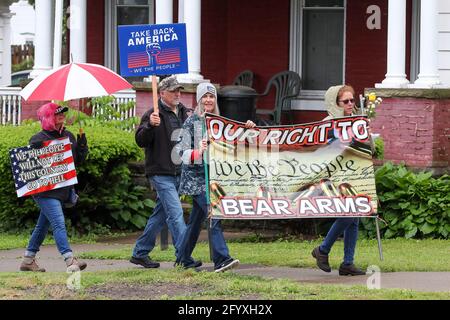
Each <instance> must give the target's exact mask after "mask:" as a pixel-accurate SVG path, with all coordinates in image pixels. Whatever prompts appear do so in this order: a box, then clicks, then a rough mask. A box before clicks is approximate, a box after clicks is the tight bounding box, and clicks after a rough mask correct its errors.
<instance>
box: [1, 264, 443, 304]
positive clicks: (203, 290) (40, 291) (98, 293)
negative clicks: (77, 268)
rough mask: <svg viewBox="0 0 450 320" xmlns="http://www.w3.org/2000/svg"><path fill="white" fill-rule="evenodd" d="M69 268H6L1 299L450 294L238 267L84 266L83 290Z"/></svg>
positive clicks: (319, 297) (372, 297)
mask: <svg viewBox="0 0 450 320" xmlns="http://www.w3.org/2000/svg"><path fill="white" fill-rule="evenodd" d="M68 277H69V275H67V274H65V273H40V274H36V273H35V274H30V273H20V274H19V273H4V274H0V299H158V300H168V299H176V300H178V299H196V300H197V299H201V300H222V299H223V300H225V299H226V300H229V299H234V300H246V299H258V300H270V299H276V300H286V299H289V300H296V299H299V300H323V299H333V300H361V299H370V300H378V299H382V300H409V299H421V300H422V299H445V300H448V299H450V293H448V292H447V293H424V292H414V291H411V290H398V289H382V290H369V289H367V288H366V287H364V286H343V285H320V284H305V283H299V282H295V281H291V280H285V279H282V280H275V279H273V280H272V279H264V278H261V277H256V276H241V275H237V274H234V273H221V274H217V273H212V272H199V273H196V272H193V271H183V270H180V269H172V270H158V269H157V270H154V269H153V270H129V271H114V272H111V271H109V272H106V271H103V272H95V273H91V272H83V273H81V278H80V290H69V289H67V286H66V282H67V279H68Z"/></svg>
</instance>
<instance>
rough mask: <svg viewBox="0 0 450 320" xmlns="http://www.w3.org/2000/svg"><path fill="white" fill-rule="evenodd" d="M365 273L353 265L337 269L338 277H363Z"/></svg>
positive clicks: (345, 265) (343, 265) (344, 265)
mask: <svg viewBox="0 0 450 320" xmlns="http://www.w3.org/2000/svg"><path fill="white" fill-rule="evenodd" d="M365 274H366V273H365V272H364V271H362V270H361V269H360V268H358V267H356V266H355V265H354V264H343V263H342V264H341V265H340V267H339V275H340V276H364V275H365Z"/></svg>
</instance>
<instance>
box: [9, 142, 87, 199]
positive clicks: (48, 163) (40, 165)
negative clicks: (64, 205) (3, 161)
mask: <svg viewBox="0 0 450 320" xmlns="http://www.w3.org/2000/svg"><path fill="white" fill-rule="evenodd" d="M9 154H10V159H11V168H12V172H13V177H14V182H15V187H16V192H17V197H24V196H30V195H33V194H37V193H41V192H44V191H48V190H53V189H58V188H62V187H66V186H70V185H73V184H76V183H78V181H77V174H76V171H75V164H74V160H73V155H72V148H71V143H70V140H69V138H67V137H66V138H61V139H55V140H49V141H44V142H43V146H42V147H41V148H33V147H31V146H26V147H19V148H15V149H11V150H10V151H9Z"/></svg>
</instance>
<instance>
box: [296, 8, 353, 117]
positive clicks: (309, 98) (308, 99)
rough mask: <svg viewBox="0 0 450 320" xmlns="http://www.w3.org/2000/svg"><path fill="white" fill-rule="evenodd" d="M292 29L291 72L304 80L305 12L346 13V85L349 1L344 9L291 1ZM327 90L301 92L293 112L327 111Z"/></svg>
mask: <svg viewBox="0 0 450 320" xmlns="http://www.w3.org/2000/svg"><path fill="white" fill-rule="evenodd" d="M290 4H291V5H290V27H289V40H290V44H289V70H292V71H295V72H297V73H298V74H299V75H300V77H301V78H302V79H303V75H302V70H303V66H302V63H303V55H302V52H303V41H302V37H303V23H302V17H303V11H307V10H336V11H344V21H343V24H344V26H343V27H344V28H343V31H342V32H343V33H344V34H343V37H342V51H343V52H342V83H345V67H346V42H347V37H346V31H347V0H344V2H343V7H339V8H336V7H318V8H316V7H306V8H305V7H304V0H291V3H290ZM325 92H326V91H325V90H301V91H300V95H299V97H298V99H294V100H292V102H291V110H313V111H326V107H325V105H324V103H323V101H324V95H325Z"/></svg>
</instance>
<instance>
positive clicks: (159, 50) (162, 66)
mask: <svg viewBox="0 0 450 320" xmlns="http://www.w3.org/2000/svg"><path fill="white" fill-rule="evenodd" d="M118 28H119V31H118V34H119V54H120V74H121V75H122V76H126V77H131V76H133V77H136V76H148V75H152V91H153V107H154V109H155V112H158V104H157V100H158V98H157V95H156V92H157V85H156V76H155V75H156V74H160V75H164V74H178V73H188V59H187V45H186V24H184V23H174V24H154V25H123V26H119V27H118Z"/></svg>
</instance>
